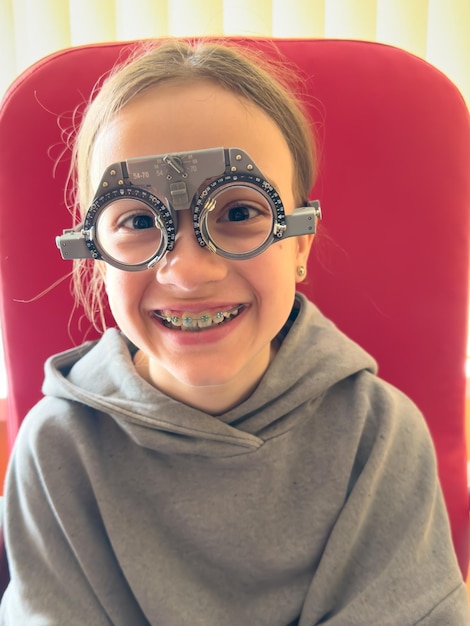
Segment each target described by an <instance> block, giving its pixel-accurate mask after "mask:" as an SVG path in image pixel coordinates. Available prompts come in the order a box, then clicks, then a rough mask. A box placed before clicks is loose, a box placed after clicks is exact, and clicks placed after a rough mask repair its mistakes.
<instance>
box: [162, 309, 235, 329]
mask: <svg viewBox="0 0 470 626" xmlns="http://www.w3.org/2000/svg"><path fill="white" fill-rule="evenodd" d="M243 308H244V305H243V304H239V305H238V306H236V307H233V308H232V309H228V310H227V311H217V312H216V313H210V312H209V311H202V312H201V313H198V314H197V315H195V314H194V313H186V312H184V313H173V312H172V311H168V310H165V311H154V312H153V316H154V317H156V318H158V319H159V320H161V321H162V323H163V325H164V326H166V327H167V328H171V329H172V330H180V331H187V330H189V331H193V332H198V331H201V330H207V329H208V328H214V327H215V326H220V325H221V324H227V323H228V322H230V321H231V320H233V318H234V317H236V316H237V315H238V314H239V312H240V311H241V310H242V309H243Z"/></svg>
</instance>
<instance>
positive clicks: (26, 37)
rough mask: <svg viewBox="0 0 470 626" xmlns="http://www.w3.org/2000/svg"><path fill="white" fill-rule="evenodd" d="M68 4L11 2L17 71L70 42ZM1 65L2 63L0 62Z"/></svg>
mask: <svg viewBox="0 0 470 626" xmlns="http://www.w3.org/2000/svg"><path fill="white" fill-rule="evenodd" d="M68 26H69V7H68V2H63V1H61V0H13V32H14V39H15V58H16V66H17V69H18V70H19V71H21V70H23V69H24V68H26V67H27V66H28V65H31V63H34V61H35V60H36V59H38V58H40V57H42V56H45V55H46V54H49V53H50V52H53V51H54V50H59V49H60V48H65V47H66V46H68V45H69V42H70V32H69V27H68ZM2 62H3V60H2Z"/></svg>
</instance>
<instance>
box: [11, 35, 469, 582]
mask: <svg viewBox="0 0 470 626" xmlns="http://www.w3.org/2000/svg"><path fill="white" fill-rule="evenodd" d="M245 43H246V45H253V46H255V47H259V46H262V47H263V48H264V50H265V53H266V54H275V50H276V48H275V47H273V46H272V42H271V43H270V42H263V41H256V40H250V41H245ZM275 46H276V47H277V48H278V49H279V50H280V51H281V53H282V54H283V55H285V56H286V57H287V58H288V59H290V61H292V63H294V64H295V65H296V66H298V67H299V68H300V71H301V73H302V75H303V77H304V79H305V83H306V84H307V87H308V90H309V93H310V96H309V100H308V107H309V112H310V114H311V116H312V120H313V123H314V126H315V128H316V131H317V133H318V136H319V146H320V157H321V164H320V165H321V167H320V175H319V179H318V183H317V185H316V188H315V190H314V192H313V194H312V197H319V198H320V199H321V202H322V207H323V212H324V219H323V221H322V223H321V226H320V229H319V235H318V237H317V241H316V245H315V250H314V252H313V254H312V257H311V261H310V268H309V280H308V283H307V284H305V285H303V288H304V291H305V292H307V294H308V295H309V296H310V297H311V298H313V299H314V300H315V301H316V302H317V303H318V305H319V306H320V308H321V309H322V310H323V311H324V312H325V313H326V314H327V315H328V316H330V317H331V318H332V319H333V320H334V321H335V322H336V323H337V324H338V326H339V327H340V328H341V329H342V330H344V331H345V332H346V333H347V334H349V335H350V336H351V337H352V338H354V339H355V340H357V341H358V342H359V343H360V344H362V345H363V347H364V348H366V349H367V350H368V351H369V352H370V353H372V354H373V355H374V356H375V358H376V359H377V361H378V363H379V366H380V374H381V375H382V377H383V378H385V379H387V380H389V381H390V382H392V383H393V384H395V385H396V386H397V387H399V388H401V389H402V390H403V391H404V392H405V393H407V394H408V395H409V396H410V397H411V398H412V399H413V400H414V401H415V402H416V403H417V405H418V406H419V407H420V408H421V410H422V411H423V413H424V415H425V416H426V419H427V421H428V424H429V428H430V430H431V433H432V436H433V439H434V442H435V446H436V450H437V455H438V461H439V471H440V477H441V481H442V486H443V489H444V493H445V498H446V502H447V507H448V511H449V515H450V519H451V523H452V530H453V538H454V542H455V547H456V551H457V554H458V558H459V562H460V566H461V569H462V572H463V573H464V575H465V574H466V572H467V565H468V557H469V498H468V490H467V481H466V450H465V432H464V428H465V426H464V409H465V382H466V381H465V356H466V331H467V302H468V294H467V285H468V278H469V277H468V252H469V211H470V122H469V114H468V110H467V108H466V106H465V104H464V102H463V100H462V97H461V96H460V94H459V93H458V91H457V89H456V88H455V87H454V85H453V84H452V83H450V81H449V80H448V79H447V78H446V77H445V76H443V75H442V74H441V73H440V72H439V71H438V70H436V69H435V68H434V67H432V66H430V65H429V64H427V63H426V62H424V61H422V60H421V59H418V58H416V57H414V56H412V55H410V54H408V53H406V52H404V51H402V50H399V49H396V48H393V47H390V46H386V45H380V44H375V43H365V42H359V41H344V40H342V41H333V40H297V39H296V40H276V41H275ZM132 47H133V44H129V43H110V44H98V45H90V46H84V47H80V48H73V49H68V50H64V51H62V52H58V53H57V54H54V55H52V56H50V57H48V58H46V59H43V60H42V61H39V62H38V63H37V64H36V65H35V66H33V67H31V68H30V69H28V70H27V71H26V72H25V73H24V74H23V75H22V76H20V77H19V78H18V80H17V81H16V82H15V83H14V84H13V85H12V87H11V88H10V90H9V92H8V93H7V95H6V98H5V99H4V101H3V104H2V106H1V109H0V211H1V217H0V281H1V316H2V318H1V323H2V328H3V336H4V346H5V355H6V363H7V370H8V379H9V381H8V394H9V395H8V403H9V418H8V419H9V433H10V443H11V444H12V443H13V441H14V439H15V435H16V432H17V430H18V427H19V425H20V422H21V420H22V418H23V416H24V414H25V413H26V412H27V410H28V409H29V408H30V407H31V406H32V404H33V403H35V402H36V401H37V400H38V399H39V397H40V395H41V382H42V364H43V362H44V360H45V359H46V357H47V356H49V355H50V354H51V353H54V352H57V351H60V350H63V349H65V348H68V347H70V346H71V345H72V344H73V343H79V342H81V341H82V339H83V337H84V336H85V335H86V336H87V338H90V337H91V336H93V333H92V332H91V331H90V326H89V324H88V323H87V322H86V321H84V320H83V318H82V316H81V312H80V311H78V312H75V314H74V316H73V318H72V320H71V321H70V315H71V309H72V299H71V297H70V286H69V280H68V279H66V280H62V281H61V279H63V278H64V277H67V274H68V272H70V270H71V265H69V264H68V263H66V262H64V261H62V260H61V258H60V254H59V251H58V250H57V249H56V247H55V243H54V238H55V236H56V235H57V234H59V233H60V232H61V231H62V229H63V228H64V227H68V226H69V225H70V224H71V218H70V216H69V214H68V212H67V209H66V206H65V201H64V195H65V194H64V189H65V186H66V179H67V173H68V169H69V162H70V151H69V146H68V143H67V137H68V131H69V129H70V128H71V127H72V125H73V123H74V122H76V121H77V118H79V117H80V111H81V110H82V105H83V103H84V101H86V100H87V98H88V97H89V95H90V93H91V92H92V90H93V87H94V85H95V83H96V81H97V80H98V78H99V77H100V76H101V75H102V74H104V73H106V72H107V71H108V70H109V69H110V68H111V67H112V66H113V65H114V64H115V62H116V61H118V60H122V59H123V58H125V57H126V55H127V54H128V53H129V51H130V50H131V49H132ZM57 281H59V283H58V284H57V285H56V286H54V287H53V288H51V289H49V288H50V287H51V286H52V285H55V284H56V283H57ZM60 281H61V282H60ZM44 290H46V292H45V293H44V295H42V296H41V297H38V296H39V295H40V294H41V292H43V291H44ZM338 358H341V357H340V355H338Z"/></svg>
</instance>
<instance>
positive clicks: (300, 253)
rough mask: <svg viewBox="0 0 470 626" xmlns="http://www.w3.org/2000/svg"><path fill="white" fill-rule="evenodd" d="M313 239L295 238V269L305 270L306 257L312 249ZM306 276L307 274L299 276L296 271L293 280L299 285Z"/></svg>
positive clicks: (308, 237) (308, 236) (310, 236)
mask: <svg viewBox="0 0 470 626" xmlns="http://www.w3.org/2000/svg"><path fill="white" fill-rule="evenodd" d="M314 239H315V235H301V236H300V237H297V253H296V268H299V267H304V268H307V262H308V256H309V254H310V250H311V248H312V244H313V240H314ZM306 276H307V272H306V271H305V273H303V274H300V273H299V272H298V270H297V269H296V275H295V280H296V282H298V283H301V282H302V281H303V280H304V279H305V277H306Z"/></svg>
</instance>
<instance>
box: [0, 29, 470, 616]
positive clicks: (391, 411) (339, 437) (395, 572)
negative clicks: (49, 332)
mask: <svg viewBox="0 0 470 626" xmlns="http://www.w3.org/2000/svg"><path fill="white" fill-rule="evenodd" d="M76 168H77V177H78V184H79V190H78V206H79V210H80V215H81V217H80V224H79V226H78V227H77V228H76V229H75V230H74V231H66V232H65V234H64V235H63V236H62V237H60V238H59V245H60V247H61V250H62V254H63V256H64V257H65V258H81V259H83V260H80V261H78V266H79V268H78V272H77V281H78V282H77V291H78V293H80V294H82V295H84V296H86V298H87V302H88V307H89V311H90V314H94V313H95V312H96V311H97V310H98V311H99V312H101V314H100V316H101V318H103V316H104V313H103V311H104V308H103V307H104V304H103V302H102V297H103V296H104V293H103V292H105V293H106V296H107V300H108V302H109V305H110V308H111V311H112V314H113V316H114V319H115V321H116V323H117V327H118V328H110V329H108V330H107V331H106V332H105V334H104V336H103V338H102V339H101V340H100V341H98V342H93V343H88V344H85V345H83V346H81V347H80V348H78V349H73V350H71V351H69V352H67V353H64V354H60V355H57V356H55V357H52V358H51V359H50V360H49V362H48V363H47V367H46V380H45V384H44V392H45V398H44V399H43V400H42V401H41V402H40V403H39V404H38V405H37V406H36V407H35V408H34V409H33V411H32V412H31V413H30V414H29V416H28V417H27V419H26V420H25V422H24V424H23V426H22V429H21V434H20V436H19V438H18V440H17V443H16V446H15V451H14V455H13V458H12V462H11V465H10V468H9V473H8V479H7V489H6V540H7V548H8V554H9V560H10V568H11V583H10V586H9V588H8V589H7V592H6V594H5V596H4V599H3V602H2V606H1V623H2V624H5V625H7V624H8V625H18V626H19V625H21V626H24V625H26V624H28V625H34V624H38V625H39V624H48V625H52V624H57V625H59V624H60V625H63V624H67V625H68V626H71V625H74V624H77V625H78V624H80V625H82V624H87V625H92V626H95V625H96V626H101V625H103V626H104V625H110V624H112V625H115V626H144V625H149V624H152V625H157V624H161V625H163V626H183V625H185V624H188V625H189V624H190V625H191V626H197V625H200V626H215V625H217V626H235V625H237V626H239V625H240V624H253V625H256V626H288V625H292V624H297V625H299V626H307V625H308V626H312V625H314V624H331V626H333V625H335V626H339V625H345V626H346V625H348V626H350V625H351V624H368V625H370V624H396V625H399V626H404V625H406V624H410V625H411V624H417V623H420V624H423V625H424V624H426V625H431V624H435V625H437V624H439V625H442V624H464V623H468V619H469V618H470V614H469V610H468V604H467V599H466V591H465V588H464V586H463V583H462V580H461V576H460V573H459V570H458V566H457V563H456V559H455V556H454V553H453V549H452V545H451V540H450V533H449V527H448V521H447V517H446V512H445V508H444V504H443V500H442V495H441V492H440V488H439V485H438V481H437V477H436V469H435V461H434V453H433V448H432V444H431V441H430V438H429V435H428V433H427V430H426V427H425V424H424V420H423V418H422V416H421V415H420V414H419V413H418V411H417V409H416V408H415V407H414V405H413V404H412V403H411V402H410V401H409V400H408V399H407V398H406V397H404V396H403V395H402V394H401V393H400V392H398V391H397V390H396V389H394V388H392V387H390V386H389V385H388V384H386V383H384V382H383V381H381V380H380V379H378V378H377V377H376V375H375V371H376V366H375V363H374V361H373V360H372V358H371V357H370V356H369V355H367V354H366V353H365V352H363V351H362V350H361V349H360V348H359V347H358V346H357V345H356V344H354V343H353V342H351V341H350V340H348V339H347V338H346V337H344V336H343V335H342V334H341V333H340V332H339V331H338V330H337V329H336V328H335V327H334V326H333V325H332V324H331V323H330V322H329V321H328V320H326V319H325V318H324V317H323V316H322V315H321V313H320V312H319V311H318V309H316V308H315V306H314V305H313V304H312V303H310V302H308V301H307V300H306V299H305V298H304V297H303V296H301V295H300V294H297V293H296V285H297V283H300V282H301V281H302V280H304V279H305V276H306V267H307V259H308V254H309V251H310V248H311V245H312V241H313V238H314V232H315V221H316V219H317V218H318V217H319V207H318V204H316V203H312V202H308V201H307V198H308V195H309V192H310V189H311V187H312V183H313V173H314V170H315V160H314V150H313V141H312V136H311V131H310V129H309V125H308V123H307V121H306V118H305V117H304V115H303V113H302V109H301V106H300V105H299V104H298V103H297V102H296V101H295V99H294V98H293V96H292V95H291V93H290V91H289V89H288V88H287V87H286V86H285V85H284V82H283V80H282V79H281V78H279V77H278V78H274V68H266V69H263V68H261V67H260V60H259V59H256V60H255V59H250V58H249V57H248V56H247V53H246V52H242V51H240V50H238V49H235V48H234V47H233V46H231V45H228V44H225V45H224V44H221V43H218V44H209V43H204V44H200V43H196V44H193V45H191V44H188V43H184V42H179V41H169V42H167V43H165V44H163V45H161V46H160V47H154V48H153V49H151V50H149V51H146V52H145V53H144V54H142V55H141V56H138V57H137V58H135V59H134V60H132V61H131V62H129V63H128V64H127V65H126V66H124V67H122V68H120V69H119V70H118V71H116V72H115V73H114V74H113V75H112V76H111V77H110V78H109V79H108V80H107V82H106V83H105V84H104V86H103V87H102V89H101V91H100V92H99V94H98V95H97V97H96V98H95V100H94V101H93V103H92V104H91V105H90V106H89V108H88V111H87V113H86V116H85V119H84V121H83V124H82V126H81V129H80V133H79V136H78V139H77V144H76ZM90 259H91V260H90ZM90 268H91V272H92V275H91V277H89V276H87V269H90ZM83 270H85V271H83ZM339 355H341V357H340V358H339Z"/></svg>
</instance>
